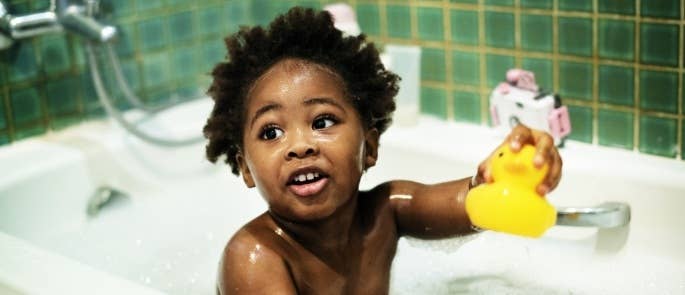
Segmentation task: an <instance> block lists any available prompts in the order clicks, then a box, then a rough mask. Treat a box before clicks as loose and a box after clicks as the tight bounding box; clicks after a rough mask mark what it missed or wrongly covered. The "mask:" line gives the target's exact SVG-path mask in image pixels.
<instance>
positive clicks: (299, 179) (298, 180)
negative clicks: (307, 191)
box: [288, 172, 326, 185]
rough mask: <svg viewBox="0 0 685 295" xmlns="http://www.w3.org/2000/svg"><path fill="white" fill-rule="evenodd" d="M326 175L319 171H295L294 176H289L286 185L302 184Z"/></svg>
mask: <svg viewBox="0 0 685 295" xmlns="http://www.w3.org/2000/svg"><path fill="white" fill-rule="evenodd" d="M325 177H326V176H325V175H324V174H323V173H320V172H306V173H296V174H295V176H293V177H291V178H290V181H288V185H302V184H309V183H313V182H317V181H319V180H321V179H322V178H325Z"/></svg>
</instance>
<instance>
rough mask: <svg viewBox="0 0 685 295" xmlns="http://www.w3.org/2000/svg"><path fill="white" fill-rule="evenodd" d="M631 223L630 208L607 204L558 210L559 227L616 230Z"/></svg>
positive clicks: (614, 203) (623, 204) (613, 203)
mask: <svg viewBox="0 0 685 295" xmlns="http://www.w3.org/2000/svg"><path fill="white" fill-rule="evenodd" d="M628 223H630V206H629V205H628V204H626V203H618V202H607V203H602V204H600V205H599V206H596V207H563V208H557V223H556V224H557V225H569V226H591V227H598V228H614V227H621V226H625V225H628Z"/></svg>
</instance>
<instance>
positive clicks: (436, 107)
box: [351, 0, 685, 159]
mask: <svg viewBox="0 0 685 295" xmlns="http://www.w3.org/2000/svg"><path fill="white" fill-rule="evenodd" d="M351 2H352V3H353V4H354V5H356V7H357V11H358V12H362V11H366V10H373V11H377V12H376V15H377V17H378V19H379V23H378V24H373V23H370V24H369V25H368V26H365V25H364V24H363V23H362V29H363V30H365V31H367V32H368V33H369V35H370V37H371V39H372V40H376V41H379V42H380V43H381V44H386V43H402V44H415V45H419V46H421V48H422V50H423V53H422V58H423V60H422V67H421V77H422V84H423V87H422V92H421V93H422V98H421V100H422V101H421V110H422V112H424V113H427V114H430V115H435V116H438V117H441V118H445V119H447V120H454V121H462V122H471V123H476V124H489V114H488V111H487V108H488V105H489V102H488V98H489V95H490V92H491V91H492V88H493V87H494V86H496V85H497V84H498V83H500V82H501V81H502V80H503V79H504V75H505V72H506V70H507V69H509V68H512V67H522V68H524V69H528V70H531V71H533V72H534V73H535V75H536V79H537V81H538V84H539V85H540V86H542V87H543V88H544V89H550V90H553V91H555V92H557V93H559V94H560V95H561V97H562V100H563V102H564V103H565V104H566V105H568V106H569V110H570V113H571V121H572V125H573V133H572V134H571V135H570V139H572V140H576V141H581V142H586V143H592V144H597V145H603V146H608V147H615V148H619V149H627V150H632V151H636V152H642V153H647V154H653V155H658V156H664V157H669V158H676V159H683V158H685V157H684V155H683V153H685V152H684V151H685V143H684V140H683V138H685V130H683V129H684V128H685V127H684V126H685V120H684V113H683V97H684V96H685V94H684V93H683V90H682V89H683V71H684V70H683V55H684V54H685V46H683V44H682V43H683V41H682V40H683V38H682V34H683V32H682V31H683V26H684V25H685V18H684V16H683V12H682V10H683V3H684V2H685V0H672V1H668V0H665V1H645V0H642V1H636V0H611V1H604V0H451V1H419V0H406V1H401V0H381V1H371V0H357V1H351ZM370 7H372V8H370ZM398 7H401V8H402V9H401V11H398ZM407 11H408V12H409V13H410V17H409V19H411V23H409V22H407V23H404V24H402V25H404V26H405V27H406V26H411V29H410V30H409V32H404V33H402V32H398V31H397V30H398V29H397V28H398V27H400V25H399V23H400V22H401V21H400V20H398V19H394V18H396V17H399V18H402V19H406V18H407V16H406V14H407ZM367 22H371V21H369V20H367ZM439 23H443V26H442V28H440V29H438V27H436V25H438V24H439ZM426 28H431V29H426ZM443 36H444V37H443Z"/></svg>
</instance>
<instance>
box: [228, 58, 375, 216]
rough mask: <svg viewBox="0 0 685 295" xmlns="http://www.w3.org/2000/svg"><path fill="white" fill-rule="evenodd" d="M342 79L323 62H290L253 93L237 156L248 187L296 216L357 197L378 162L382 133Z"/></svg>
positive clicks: (329, 210)
mask: <svg viewBox="0 0 685 295" xmlns="http://www.w3.org/2000/svg"><path fill="white" fill-rule="evenodd" d="M343 87H344V85H343V84H342V81H341V79H340V78H339V77H337V76H336V75H334V74H333V73H331V72H330V71H327V70H325V69H323V68H321V67H320V66H317V65H314V64H311V63H307V62H303V61H296V60H284V61H281V62H279V63H277V64H276V65H274V66H273V67H272V68H271V69H269V70H268V71H267V72H266V73H265V74H264V75H262V77H261V78H260V79H258V80H257V82H255V85H254V87H253V88H252V89H251V91H250V92H249V94H248V97H247V101H246V105H247V113H246V117H245V118H246V120H245V125H244V135H243V147H242V150H241V152H240V153H239V154H238V156H237V160H238V164H239V167H240V171H241V174H242V176H243V179H244V181H245V183H246V184H247V185H248V187H254V186H255V185H256V186H257V188H258V189H259V192H260V193H261V195H262V196H263V197H264V198H265V200H266V201H267V202H268V203H269V208H270V210H271V211H272V212H273V213H275V214H278V215H279V216H281V217H284V218H287V219H291V220H303V221H304V220H309V221H311V220H318V219H321V218H325V217H328V216H330V215H331V214H333V213H334V212H335V210H336V209H338V208H340V207H341V206H342V205H344V204H346V203H347V202H348V201H349V200H350V198H353V197H356V194H357V190H358V185H359V180H360V178H361V175H362V172H363V170H364V169H365V168H368V167H371V166H373V165H374V164H375V162H376V152H377V147H378V132H377V131H376V130H375V129H371V130H366V129H365V128H364V126H363V124H362V122H361V120H360V116H359V113H358V112H357V110H356V109H355V107H354V106H353V105H352V104H351V102H350V101H349V100H348V99H347V98H346V97H345V92H344V88H343Z"/></svg>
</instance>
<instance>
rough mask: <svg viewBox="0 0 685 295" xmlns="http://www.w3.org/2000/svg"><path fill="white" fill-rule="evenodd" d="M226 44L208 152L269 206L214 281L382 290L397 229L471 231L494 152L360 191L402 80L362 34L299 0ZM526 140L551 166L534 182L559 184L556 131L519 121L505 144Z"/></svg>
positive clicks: (235, 285)
mask: <svg viewBox="0 0 685 295" xmlns="http://www.w3.org/2000/svg"><path fill="white" fill-rule="evenodd" d="M226 45H227V47H228V52H229V54H228V55H229V56H228V61H226V62H222V63H219V64H218V65H217V66H216V67H215V68H214V70H213V72H212V75H213V82H212V85H211V87H210V89H209V94H210V95H211V96H212V98H213V99H214V102H215V104H214V109H213V111H212V113H211V115H210V117H209V119H208V120H207V124H206V126H205V127H204V134H205V137H207V138H208V139H209V143H208V145H207V158H208V159H209V160H210V161H212V162H216V161H217V160H218V159H219V158H220V157H222V156H225V161H226V162H227V163H228V164H229V165H230V166H231V168H232V171H233V173H234V174H236V175H240V176H242V179H243V181H244V182H245V184H246V185H247V186H248V187H251V188H252V187H256V188H257V189H258V190H259V192H260V194H261V195H262V197H263V198H264V199H265V200H266V202H267V203H268V208H269V209H268V211H267V212H265V213H263V214H262V215H260V216H258V217H256V218H255V219H253V220H252V221H250V222H248V223H247V224H246V225H245V226H243V227H242V228H241V229H240V230H238V232H236V233H235V234H234V236H233V237H232V238H231V239H230V241H229V242H228V244H227V245H226V247H225V250H224V252H223V256H222V260H221V263H220V268H219V273H218V286H217V288H218V291H219V293H220V294H383V293H387V292H388V288H389V280H390V266H391V264H392V260H393V257H394V255H395V250H396V247H397V242H398V239H399V238H400V237H401V236H405V235H406V236H412V237H418V238H425V239H439V238H445V237H452V236H456V235H466V234H470V233H473V232H474V229H473V228H472V224H471V222H470V221H469V217H468V216H467V214H466V212H465V209H464V197H465V195H466V193H467V192H468V191H469V189H470V188H471V187H473V186H475V185H478V184H479V183H482V182H486V181H490V179H491V177H490V176H489V171H487V170H488V169H487V168H486V167H487V165H486V163H487V162H488V159H486V160H485V161H484V162H483V164H481V165H480V166H479V167H478V169H477V173H476V176H475V177H467V178H464V179H460V180H454V181H450V182H445V183H439V184H423V183H417V182H412V181H407V180H396V181H389V182H386V183H382V184H379V185H378V186H376V187H375V188H373V189H371V190H369V191H360V190H359V187H358V185H359V181H360V178H361V176H362V174H363V173H364V171H365V170H367V169H369V168H371V167H373V166H374V165H375V163H376V160H377V159H378V157H379V155H378V143H379V137H380V135H381V134H382V133H383V132H384V131H385V130H386V129H387V128H388V126H389V125H390V123H391V115H392V112H393V110H394V109H395V103H394V101H393V97H394V96H395V94H396V93H397V91H398V86H397V84H398V80H399V77H398V76H396V75H395V74H393V73H391V72H389V71H386V70H385V68H384V67H383V65H382V64H381V62H380V60H379V54H378V50H377V49H376V48H375V47H374V45H373V44H372V43H370V42H367V41H366V40H365V37H364V36H363V35H360V36H352V37H343V35H342V33H341V32H340V31H338V30H337V29H335V28H334V26H333V22H332V19H331V16H330V15H329V14H328V13H327V12H315V11H313V10H310V9H303V8H293V9H291V10H290V11H289V12H287V13H286V14H284V15H280V16H278V17H277V18H276V19H275V20H274V21H273V22H272V23H271V24H270V25H269V27H268V28H267V29H263V28H261V27H253V28H243V29H241V31H240V32H238V33H236V34H235V35H232V36H230V37H228V38H227V39H226ZM446 136H454V135H446ZM464 140H468V138H465V139H464ZM523 144H533V145H535V146H536V151H537V155H536V158H535V160H534V162H535V165H536V166H537V167H540V166H542V164H544V163H547V164H549V167H550V169H549V171H550V172H549V173H548V174H547V176H546V178H545V180H544V181H543V182H542V184H540V185H539V186H538V187H537V190H538V192H540V193H542V194H544V193H546V192H547V191H549V190H551V189H553V188H555V187H556V185H557V183H558V182H559V179H560V172H561V160H560V158H559V155H558V153H557V150H556V148H555V147H554V143H553V139H552V138H551V137H550V136H549V135H547V134H545V133H542V132H538V131H535V130H530V129H528V128H526V127H524V126H519V127H517V128H515V129H514V130H513V131H512V132H511V134H510V135H509V137H508V139H507V140H506V141H505V142H504V143H503V145H510V146H511V147H512V149H513V150H515V151H518V150H519V149H520V147H521V145H523ZM455 148H457V147H455ZM422 168H424V167H422ZM427 171H430V169H428V170H427Z"/></svg>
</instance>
